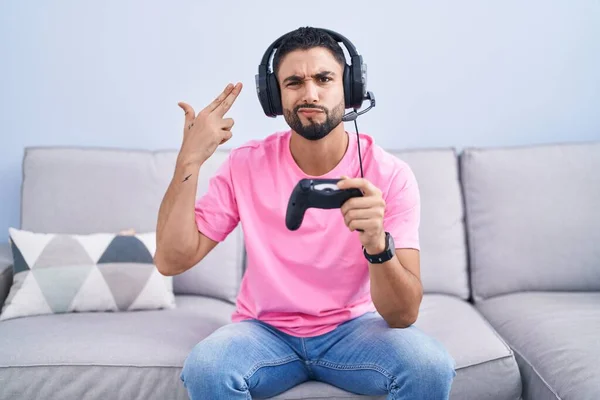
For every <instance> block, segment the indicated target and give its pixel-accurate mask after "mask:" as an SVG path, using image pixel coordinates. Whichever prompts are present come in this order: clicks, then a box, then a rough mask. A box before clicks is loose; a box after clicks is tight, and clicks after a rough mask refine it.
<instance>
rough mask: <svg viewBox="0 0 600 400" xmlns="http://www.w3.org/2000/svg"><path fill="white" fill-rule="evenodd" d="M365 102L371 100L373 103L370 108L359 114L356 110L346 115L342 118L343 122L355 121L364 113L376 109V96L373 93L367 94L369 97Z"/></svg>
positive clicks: (366, 97)
mask: <svg viewBox="0 0 600 400" xmlns="http://www.w3.org/2000/svg"><path fill="white" fill-rule="evenodd" d="M365 100H369V101H370V102H371V104H369V107H367V108H366V109H364V110H362V111H359V112H357V111H358V110H357V109H356V108H355V109H354V111H351V112H349V113H348V114H345V115H344V116H343V117H342V121H344V122H349V121H355V120H356V118H358V116H359V115H363V114H364V113H366V112H367V111H369V110H370V109H371V108H373V107H375V95H374V94H373V92H367V95H366V96H365Z"/></svg>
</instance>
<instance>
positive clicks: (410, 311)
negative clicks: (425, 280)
mask: <svg viewBox="0 0 600 400" xmlns="http://www.w3.org/2000/svg"><path fill="white" fill-rule="evenodd" d="M369 276H370V279H371V298H372V299H373V304H374V305H375V308H376V309H377V311H378V312H379V314H381V316H382V317H383V318H384V319H385V320H386V322H387V323H388V325H390V326H391V327H393V328H404V327H407V326H409V325H411V324H413V323H414V322H415V320H416V319H417V316H418V314H419V306H420V304H421V299H422V297H423V289H422V286H421V282H420V281H419V280H418V279H417V277H415V276H414V275H413V274H412V273H411V272H410V271H409V270H407V269H406V268H404V267H403V266H402V264H401V263H400V260H399V259H398V256H396V255H394V257H393V258H392V259H391V260H389V261H386V262H385V263H382V264H369Z"/></svg>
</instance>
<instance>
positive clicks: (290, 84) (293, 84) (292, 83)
mask: <svg viewBox="0 0 600 400" xmlns="http://www.w3.org/2000/svg"><path fill="white" fill-rule="evenodd" d="M299 84H300V82H298V81H296V82H290V83H288V84H287V85H286V86H288V87H289V86H295V85H299Z"/></svg>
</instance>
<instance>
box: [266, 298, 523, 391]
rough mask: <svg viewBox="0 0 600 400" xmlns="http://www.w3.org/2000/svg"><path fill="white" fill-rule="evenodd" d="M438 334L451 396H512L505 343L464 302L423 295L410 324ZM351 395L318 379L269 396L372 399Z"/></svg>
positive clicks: (514, 378) (514, 370)
mask: <svg viewBox="0 0 600 400" xmlns="http://www.w3.org/2000/svg"><path fill="white" fill-rule="evenodd" d="M415 325H416V326H417V327H419V328H420V329H422V330H423V331H424V332H425V333H427V334H430V335H432V336H433V337H435V338H436V339H438V340H439V341H440V342H441V343H442V344H443V345H444V346H446V348H447V349H448V351H449V352H450V355H452V357H453V358H454V359H455V361H456V369H457V375H456V378H455V380H454V383H453V385H452V392H451V396H450V398H451V399H452V400H481V399H495V400H504V399H506V400H509V399H510V400H518V399H519V398H520V395H521V380H520V375H519V370H518V366H517V363H516V361H515V359H514V357H513V354H512V352H511V350H510V348H509V347H508V346H507V345H506V344H505V343H504V342H503V340H502V339H501V338H500V337H499V336H498V335H497V333H496V332H495V331H494V329H493V328H492V327H491V326H490V325H489V324H488V323H487V322H486V321H485V320H484V319H483V318H482V316H481V314H480V313H479V312H478V311H477V310H476V309H475V308H474V307H473V306H472V305H470V304H469V303H467V302H465V301H463V300H461V299H459V298H457V297H454V296H448V295H436V294H426V295H425V296H424V298H423V302H422V305H421V311H420V315H419V319H418V321H417V323H416V324H415ZM385 398H386V397H385V396H383V397H381V396H380V397H367V396H359V395H353V394H351V393H348V392H345V391H342V390H340V389H337V388H335V387H333V386H330V385H326V384H323V383H320V382H306V383H303V384H301V385H298V386H296V387H295V388H293V389H291V390H288V391H287V392H285V393H282V394H281V395H279V396H275V397H274V399H288V400H292V399H311V400H317V399H327V400H331V399H363V400H364V399H378V400H385Z"/></svg>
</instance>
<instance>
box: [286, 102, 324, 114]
mask: <svg viewBox="0 0 600 400" xmlns="http://www.w3.org/2000/svg"><path fill="white" fill-rule="evenodd" d="M302 108H315V109H317V110H321V111H323V112H325V113H326V114H328V113H329V110H327V109H326V108H325V107H323V106H317V105H315V104H304V105H300V106H296V107H294V113H296V114H297V113H298V111H299V110H300V109H302Z"/></svg>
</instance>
